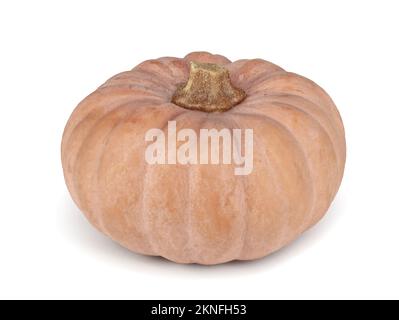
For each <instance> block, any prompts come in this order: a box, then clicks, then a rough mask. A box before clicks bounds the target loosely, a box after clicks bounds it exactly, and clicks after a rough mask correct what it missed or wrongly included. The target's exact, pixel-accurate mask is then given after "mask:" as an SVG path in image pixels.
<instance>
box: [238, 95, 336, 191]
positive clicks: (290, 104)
mask: <svg viewBox="0 0 399 320" xmlns="http://www.w3.org/2000/svg"><path fill="white" fill-rule="evenodd" d="M267 102H269V103H274V101H273V100H269V101H264V102H263V105H264V106H266V107H267V106H268V104H267ZM276 102H277V103H281V102H279V101H276ZM282 103H283V104H284V105H285V106H287V107H289V108H290V109H292V110H297V111H298V112H301V113H304V114H306V115H307V116H308V117H309V118H310V119H312V121H313V122H317V124H318V125H319V127H320V129H322V130H323V132H324V133H325V134H326V135H327V137H328V139H329V142H330V144H331V145H332V148H333V151H334V156H335V160H336V163H337V170H338V171H340V170H341V163H340V162H341V161H340V157H339V156H338V151H337V149H338V147H337V146H336V144H335V143H334V142H333V139H332V138H331V135H330V133H329V132H328V130H327V129H326V128H325V127H324V125H323V124H322V123H321V122H320V120H319V119H318V118H316V117H315V116H314V115H313V114H311V113H309V112H307V111H306V110H304V109H302V108H300V107H298V106H297V105H294V104H292V103H289V102H282ZM312 104H313V103H312ZM250 106H251V104H249V105H245V106H244V105H243V106H242V107H241V108H240V110H251V109H253V108H251V107H250ZM320 109H321V108H320ZM254 110H259V109H258V108H254ZM337 184H338V186H339V181H338V182H337ZM337 190H338V187H337Z"/></svg>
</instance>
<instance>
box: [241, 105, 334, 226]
mask: <svg viewBox="0 0 399 320" xmlns="http://www.w3.org/2000/svg"><path fill="white" fill-rule="evenodd" d="M268 103H269V104H268ZM281 105H282V106H283V107H288V108H289V109H291V110H296V112H300V113H301V114H302V115H304V116H305V117H306V118H307V119H308V120H309V121H311V122H313V123H314V124H315V126H316V127H317V128H318V130H320V133H321V134H322V135H324V136H325V137H327V141H329V143H330V149H331V151H332V154H333V156H334V161H333V163H334V169H335V171H336V173H337V176H338V173H339V170H340V169H339V163H338V160H337V153H336V150H335V147H334V144H333V143H332V140H331V138H330V136H329V135H328V133H327V131H326V130H325V129H324V128H323V127H322V126H321V124H320V122H319V121H318V120H317V119H315V118H314V117H312V116H310V115H309V114H307V113H306V112H304V111H303V110H301V109H300V108H297V107H296V106H293V105H291V104H289V103H281ZM276 106H279V105H278V104H277V105H276V104H275V103H273V101H269V102H265V103H264V104H263V106H262V108H252V109H249V108H248V109H246V111H247V113H253V114H256V115H264V113H263V112H262V110H264V109H267V108H273V107H276ZM264 112H267V111H266V110H265V111H264ZM267 116H268V117H272V118H273V119H275V120H276V121H278V122H280V123H282V124H283V125H284V126H286V127H287V129H288V130H290V131H292V130H291V129H290V128H289V127H288V126H287V125H285V124H284V123H283V122H282V120H281V119H276V118H274V116H273V115H270V114H268V115H267ZM292 133H293V135H294V136H296V135H295V134H294V132H292ZM300 143H301V142H300ZM301 146H302V148H303V150H304V152H305V155H307V152H306V149H307V148H306V147H303V144H302V143H301ZM309 159H311V158H309ZM310 172H311V175H312V177H314V175H315V174H317V172H314V170H310ZM312 181H314V178H312ZM338 184H339V179H336V180H335V181H334V185H333V189H332V190H330V188H328V189H327V190H328V191H329V195H328V202H329V203H331V201H332V200H333V198H334V196H335V194H336V192H337V185H338ZM317 201H318V198H315V202H316V203H317ZM315 208H317V206H315V204H314V208H313V209H315ZM315 215H319V212H318V211H315V212H313V213H311V214H310V218H309V220H310V221H313V220H314V216H315ZM306 222H307V220H306V219H305V221H304V223H306Z"/></svg>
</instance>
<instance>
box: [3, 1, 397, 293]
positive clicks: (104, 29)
mask: <svg viewBox="0 0 399 320" xmlns="http://www.w3.org/2000/svg"><path fill="white" fill-rule="evenodd" d="M398 33H399V4H398V1H381V0H379V1H342V2H341V1H337V0H335V1H273V2H269V1H248V0H246V1H233V0H230V1H225V2H223V1H215V0H213V1H204V0H203V1H195V2H191V1H170V0H168V1H157V2H156V1H148V0H146V1H116V0H112V1H99V0H97V1H81V0H79V1H72V0H69V1H63V2H61V1H41V0H37V1H18V0H13V1H1V3H0V110H1V113H0V116H1V117H0V123H1V126H0V148H1V149H0V155H1V158H0V191H1V192H0V194H1V200H0V298H111V299H113V298H128V299H139V298H141V299H150V298H152V299H157V298H169V299H174V298H187V299H191V298H208V299H213V298H221V299H222V298H224V299H229V298H237V299H244V298H247V299H252V298H255V299H269V298H271V299H279V298H303V299H308V298H316V299H318V298H319V299H324V298H344V299H345V298H396V299H397V298H399V289H398V288H399V274H398V272H399V249H398V246H399V204H398V198H399V188H398V181H399V169H398V167H399V165H398V164H399V151H398V137H399V99H398V93H399V40H398V39H399V35H398ZM194 50H207V51H210V52H213V53H220V54H223V55H226V56H227V57H229V58H230V59H231V60H236V59H239V58H256V57H259V58H264V59H266V60H270V61H272V62H274V63H276V64H278V65H281V66H282V67H284V68H285V69H287V70H289V71H294V72H296V73H299V74H302V75H304V76H306V77H309V78H311V79H312V80H314V81H316V82H317V83H318V84H320V85H321V86H322V87H323V88H324V89H326V90H327V92H328V93H329V94H330V95H331V96H332V98H333V99H334V101H335V103H336V105H337V106H338V108H339V110H340V112H341V115H342V118H343V120H344V124H345V127H346V134H347V147H348V158H347V167H346V172H345V176H344V180H343V184H342V186H341V189H340V191H339V193H338V196H337V198H336V200H335V202H334V203H333V205H332V207H331V209H330V210H329V213H328V214H327V216H326V217H325V218H324V219H323V220H322V221H321V222H320V223H319V224H318V225H317V226H316V227H314V228H313V229H311V230H310V231H308V232H307V233H306V234H305V235H304V236H302V237H301V238H300V239H299V240H297V241H296V242H294V243H293V244H292V245H290V246H288V247H286V248H285V249H283V250H281V251H280V252H278V253H276V254H273V255H271V256H269V257H267V258H265V259H262V260H258V261H254V262H246V263H237V262H235V263H229V264H225V265H220V266H214V267H201V266H184V265H176V264H173V263H171V262H168V261H165V260H162V259H159V258H148V257H143V256H139V255H136V254H133V253H130V252H128V251H127V250H125V249H123V248H121V247H119V246H118V245H117V244H115V243H113V242H111V241H110V240H108V239H107V238H106V237H105V236H103V235H101V234H100V233H98V232H97V231H95V230H94V229H93V228H92V227H91V226H90V225H89V224H88V222H86V220H85V218H84V217H83V215H82V214H81V213H80V212H79V210H78V209H77V208H76V206H75V205H74V204H73V202H72V200H71V198H70V197H69V194H68V192H67V189H66V187H65V184H64V180H63V175H62V169H61V160H60V143H61V136H62V132H63V129H64V126H65V124H66V121H67V119H68V117H69V115H70V114H71V112H72V110H73V109H74V107H75V106H76V105H77V103H78V102H79V101H80V100H81V99H83V98H84V97H85V96H86V95H87V94H89V93H90V92H91V91H93V90H94V89H95V88H96V87H97V86H99V85H100V84H101V83H103V82H104V81H105V80H106V79H108V78H109V77H111V76H112V75H113V74H115V73H118V72H121V71H124V70H128V69H131V68H132V67H133V66H135V65H136V64H138V63H139V62H141V61H143V60H146V59H150V58H157V57H160V56H166V55H169V56H178V57H182V56H184V55H185V54H187V53H188V52H190V51H194Z"/></svg>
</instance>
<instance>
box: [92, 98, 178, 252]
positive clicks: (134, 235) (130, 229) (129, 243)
mask: <svg viewBox="0 0 399 320" xmlns="http://www.w3.org/2000/svg"><path fill="white" fill-rule="evenodd" d="M160 108H166V104H163V105H161V106H159V105H141V106H138V107H137V108H134V109H132V111H131V112H130V113H129V115H128V116H126V117H125V118H124V119H123V120H124V121H123V123H122V125H124V126H126V128H129V126H130V125H131V124H130V123H136V122H138V123H142V122H143V121H146V123H147V122H148V121H151V120H149V119H151V118H152V119H153V118H154V117H152V116H151V115H152V114H155V113H156V114H158V115H160V114H161V113H160V112H159V111H160ZM167 110H168V112H169V113H171V112H175V111H176V110H177V109H176V110H173V108H172V106H170V108H168V109H167ZM144 112H145V113H147V114H146V115H145V117H144V119H141V117H140V115H141V114H143V113H144ZM167 117H168V114H166V113H165V115H164V116H163V117H161V119H160V120H161V121H162V122H163V121H164V119H166V118H167ZM158 121H159V120H158ZM148 124H149V125H151V123H147V125H148ZM119 128H120V130H122V132H124V133H125V134H126V135H128V136H129V137H130V135H131V131H130V130H127V131H126V130H124V129H123V128H121V126H120V127H119ZM119 128H118V129H119ZM142 129H143V130H145V129H144V127H143V128H142ZM111 135H112V136H111ZM118 136H120V134H119V132H118V131H114V132H113V133H111V134H110V136H109V139H110V143H111V145H110V148H108V149H104V153H103V154H102V156H103V159H104V155H105V154H106V153H107V152H115V149H113V148H112V147H113V146H115V147H117V148H120V147H122V148H124V145H121V144H119V143H118ZM124 141H125V140H124ZM144 145H145V142H144V132H143V135H142V137H141V134H140V135H139V136H137V139H134V140H132V143H129V146H128V147H129V148H130V149H129V152H128V154H127V156H126V160H124V159H123V158H122V159H118V160H119V161H117V162H116V164H122V165H124V166H126V165H129V161H133V159H131V158H132V155H133V154H135V153H142V150H143V149H144ZM107 161H109V158H108V159H107ZM144 162H145V160H144V159H143V161H142V162H141V161H140V165H139V166H138V167H140V170H141V169H142V168H144V165H145V163H144ZM131 163H135V162H131ZM102 169H103V170H102ZM100 172H101V176H100V175H98V182H97V183H98V185H100V184H101V185H102V187H103V188H104V190H102V192H101V195H102V199H103V201H102V202H101V203H102V204H101V211H102V217H103V219H105V216H107V217H106V221H107V223H110V221H117V222H118V224H117V225H115V224H114V226H116V228H117V230H119V231H115V227H114V231H113V232H114V233H116V234H117V235H122V237H121V238H119V239H118V238H115V237H113V239H114V240H115V241H118V242H119V243H121V244H122V245H123V246H125V247H127V248H129V249H130V250H133V251H135V252H139V253H145V254H147V255H156V254H155V253H154V252H153V251H152V249H151V248H150V245H149V243H148V241H147V239H146V237H147V232H146V230H144V229H143V228H142V225H141V224H140V223H138V222H139V221H141V219H142V217H143V215H142V213H141V211H140V210H138V209H137V207H136V206H134V205H133V203H132V202H131V200H132V199H133V193H132V194H131V196H130V197H128V198H126V197H125V195H123V197H122V199H126V205H125V206H124V209H123V210H120V209H116V210H112V209H111V212H114V216H113V217H112V216H111V215H109V214H105V213H106V210H109V205H112V206H116V207H117V208H118V206H117V203H116V202H113V201H111V202H110V201H108V198H107V197H106V196H104V192H105V193H108V192H112V190H109V189H107V187H106V185H107V184H106V180H105V179H106V177H107V175H108V172H107V164H104V166H101V167H100V169H99V170H98V173H100ZM100 178H101V180H102V181H101V180H100ZM137 178H139V177H136V176H135V175H133V176H129V177H128V181H131V182H132V181H134V180H131V179H137ZM122 181H123V180H122ZM122 183H124V182H122ZM136 187H137V185H136ZM133 192H134V191H133ZM99 193H100V192H99ZM122 201H123V200H122ZM98 212H100V210H98ZM140 216H141V218H140ZM122 221H125V223H123V222H122Z"/></svg>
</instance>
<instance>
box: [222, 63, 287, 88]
mask: <svg viewBox="0 0 399 320" xmlns="http://www.w3.org/2000/svg"><path fill="white" fill-rule="evenodd" d="M227 69H228V70H229V71H230V75H231V80H232V82H233V84H234V85H236V86H237V87H239V88H242V89H244V90H246V91H247V90H248V88H251V87H252V86H253V82H254V81H258V79H259V78H260V77H261V76H263V77H265V78H267V77H269V76H271V75H273V74H275V73H280V72H284V73H285V72H286V71H285V70H284V69H283V68H281V67H279V66H277V65H275V64H273V63H271V62H269V61H266V60H262V59H243V60H237V61H235V62H233V63H231V64H230V65H228V66H227ZM259 69H261V71H258V70H259ZM247 93H248V92H247Z"/></svg>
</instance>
